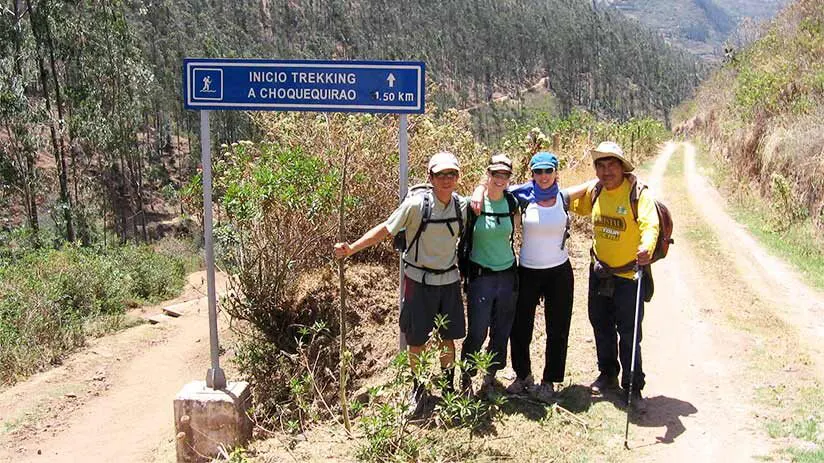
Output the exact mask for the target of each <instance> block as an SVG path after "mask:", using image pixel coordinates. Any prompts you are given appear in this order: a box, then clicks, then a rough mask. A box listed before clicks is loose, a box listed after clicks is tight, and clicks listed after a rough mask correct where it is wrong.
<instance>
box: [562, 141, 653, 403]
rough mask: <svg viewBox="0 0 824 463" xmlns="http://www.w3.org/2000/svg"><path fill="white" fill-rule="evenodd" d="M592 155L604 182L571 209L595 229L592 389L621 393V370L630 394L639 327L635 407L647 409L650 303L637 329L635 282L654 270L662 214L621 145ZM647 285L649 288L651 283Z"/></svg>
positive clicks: (590, 307) (641, 308)
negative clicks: (644, 332) (644, 342)
mask: <svg viewBox="0 0 824 463" xmlns="http://www.w3.org/2000/svg"><path fill="white" fill-rule="evenodd" d="M591 155H592V161H593V163H594V166H595V174H596V176H597V177H598V182H597V183H594V184H593V185H592V186H591V187H590V188H589V189H587V192H586V194H585V195H584V197H583V198H581V199H578V200H576V201H575V202H574V203H573V205H572V207H571V210H572V211H574V212H576V213H578V214H581V215H589V216H591V217H592V225H593V235H594V236H593V240H592V249H591V251H590V254H591V256H592V262H591V265H590V275H589V302H588V311H589V321H590V324H591V325H592V330H593V332H594V334H595V348H596V351H597V356H598V370H599V371H600V375H599V376H598V378H597V379H596V380H595V382H593V383H592V385H591V386H590V387H591V389H592V392H593V393H595V394H600V393H601V392H603V391H606V390H610V389H612V390H617V389H618V385H619V382H618V373H619V371H620V372H621V382H620V385H621V386H622V387H623V388H624V390H625V391H626V390H627V388H628V387H629V384H630V365H631V360H632V351H633V345H632V340H633V330H634V329H636V328H637V330H638V336H637V343H636V345H635V348H636V356H635V374H634V379H633V382H632V389H633V390H632V394H633V397H632V404H633V406H635V407H637V409H639V410H643V408H644V403H643V401H642V399H641V389H643V388H644V372H643V369H642V366H641V321H642V320H643V316H644V315H643V314H644V300H643V298H642V299H641V301H640V304H639V307H638V311H639V312H638V326H637V327H635V323H634V322H635V305H636V291H637V289H638V284H639V283H640V282H639V281H636V280H635V279H634V277H635V271H636V270H638V269H640V268H643V267H644V266H647V265H649V263H650V258H651V257H652V253H653V251H654V250H655V243H656V238H657V237H658V228H659V223H658V214H657V212H656V209H655V202H654V200H653V198H652V195H651V194H650V192H649V190H648V189H646V188H644V189H636V184H637V179H636V178H635V176H634V175H633V174H631V173H630V172H632V171H633V170H634V166H633V165H632V162H630V160H629V159H628V158H627V157H626V156H625V155H624V151H623V150H622V149H621V147H620V146H618V144H617V143H615V142H610V141H605V142H603V143H601V144H600V145H598V147H597V148H595V149H594V150H592V151H591ZM639 191H640V193H638V192H639ZM644 281H645V283H644V284H647V283H646V278H644ZM619 359H620V364H619Z"/></svg>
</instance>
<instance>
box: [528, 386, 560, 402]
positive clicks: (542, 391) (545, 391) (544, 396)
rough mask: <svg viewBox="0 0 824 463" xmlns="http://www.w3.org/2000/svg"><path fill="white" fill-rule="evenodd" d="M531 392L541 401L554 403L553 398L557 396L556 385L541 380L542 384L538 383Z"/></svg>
mask: <svg viewBox="0 0 824 463" xmlns="http://www.w3.org/2000/svg"><path fill="white" fill-rule="evenodd" d="M529 392H530V393H531V394H532V396H533V397H535V398H536V399H537V400H538V401H539V402H543V403H547V404H548V403H552V399H553V398H554V397H555V385H554V384H552V382H548V383H547V382H544V381H541V384H536V385H535V386H533V387H532V390H531V391H529Z"/></svg>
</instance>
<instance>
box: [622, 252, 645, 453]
mask: <svg viewBox="0 0 824 463" xmlns="http://www.w3.org/2000/svg"><path fill="white" fill-rule="evenodd" d="M643 276H644V274H643V272H642V271H641V269H640V268H638V269H637V270H636V271H635V281H637V282H638V293H637V294H636V295H635V325H634V326H633V327H632V360H631V361H630V368H629V389H628V390H627V425H626V427H625V428H624V448H625V449H627V450H629V444H627V439H628V437H629V413H630V410H631V409H632V386H633V383H634V382H635V353H636V347H637V345H638V312H639V311H640V310H639V308H640V307H641V281H642V278H643Z"/></svg>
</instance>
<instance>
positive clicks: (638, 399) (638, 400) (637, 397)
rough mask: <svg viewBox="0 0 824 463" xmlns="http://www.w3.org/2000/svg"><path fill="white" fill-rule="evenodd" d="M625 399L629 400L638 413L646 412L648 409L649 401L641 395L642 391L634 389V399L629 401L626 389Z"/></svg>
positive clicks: (631, 406)
mask: <svg viewBox="0 0 824 463" xmlns="http://www.w3.org/2000/svg"><path fill="white" fill-rule="evenodd" d="M624 400H626V401H627V403H628V404H629V407H630V408H631V409H632V410H633V411H635V412H638V413H645V412H646V411H647V401H646V400H645V399H644V397H643V396H642V395H641V391H638V390H635V391H632V400H631V401H629V400H628V398H627V395H626V391H624Z"/></svg>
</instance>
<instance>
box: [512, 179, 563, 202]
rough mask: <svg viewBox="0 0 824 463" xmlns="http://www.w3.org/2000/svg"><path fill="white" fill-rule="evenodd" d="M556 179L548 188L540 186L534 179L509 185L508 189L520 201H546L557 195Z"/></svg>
mask: <svg viewBox="0 0 824 463" xmlns="http://www.w3.org/2000/svg"><path fill="white" fill-rule="evenodd" d="M558 190H559V187H558V181H557V180H556V181H555V182H554V183H553V184H552V186H550V187H549V188H546V189H544V188H541V187H540V186H538V184H537V183H535V180H531V181H529V182H526V183H523V184H521V185H514V186H511V187H509V191H510V192H511V193H512V194H513V195H515V197H516V198H518V200H519V201H522V202H530V203H537V202H538V201H547V200H550V199H552V198H555V197H557V196H558Z"/></svg>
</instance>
